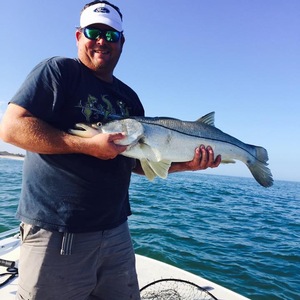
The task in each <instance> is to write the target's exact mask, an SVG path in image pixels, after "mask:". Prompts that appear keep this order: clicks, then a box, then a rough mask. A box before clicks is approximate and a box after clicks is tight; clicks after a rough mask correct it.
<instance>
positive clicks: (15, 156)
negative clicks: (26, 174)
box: [0, 151, 25, 160]
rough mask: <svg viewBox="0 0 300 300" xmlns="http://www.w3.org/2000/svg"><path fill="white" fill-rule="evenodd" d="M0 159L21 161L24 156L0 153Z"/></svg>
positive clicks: (5, 152)
mask: <svg viewBox="0 0 300 300" xmlns="http://www.w3.org/2000/svg"><path fill="white" fill-rule="evenodd" d="M0 158H7V159H16V160H23V159H24V158H25V155H23V154H14V153H9V152H7V151H0Z"/></svg>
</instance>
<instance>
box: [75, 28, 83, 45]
mask: <svg viewBox="0 0 300 300" xmlns="http://www.w3.org/2000/svg"><path fill="white" fill-rule="evenodd" d="M81 35H82V32H81V31H79V30H76V32H75V37H76V42H77V43H78V41H79V40H80V37H81Z"/></svg>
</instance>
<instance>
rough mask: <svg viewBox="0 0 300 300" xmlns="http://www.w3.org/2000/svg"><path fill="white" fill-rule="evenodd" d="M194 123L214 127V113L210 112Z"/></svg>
mask: <svg viewBox="0 0 300 300" xmlns="http://www.w3.org/2000/svg"><path fill="white" fill-rule="evenodd" d="M196 122H200V123H205V124H208V125H210V126H214V127H215V112H214V111H212V112H210V113H208V114H207V115H205V116H203V117H201V118H200V119H198V120H197V121H196Z"/></svg>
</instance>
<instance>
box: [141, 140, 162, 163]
mask: <svg viewBox="0 0 300 300" xmlns="http://www.w3.org/2000/svg"><path fill="white" fill-rule="evenodd" d="M140 149H141V150H142V151H143V154H144V157H145V158H146V159H147V160H148V161H151V162H159V161H161V153H160V151H159V150H157V149H156V148H153V147H151V146H149V145H148V144H145V143H142V144H140Z"/></svg>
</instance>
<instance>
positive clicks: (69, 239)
mask: <svg viewBox="0 0 300 300" xmlns="http://www.w3.org/2000/svg"><path fill="white" fill-rule="evenodd" d="M73 237H74V234H73V233H69V232H64V235H63V239H62V243H61V250H60V255H71V254H72V246H73Z"/></svg>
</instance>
